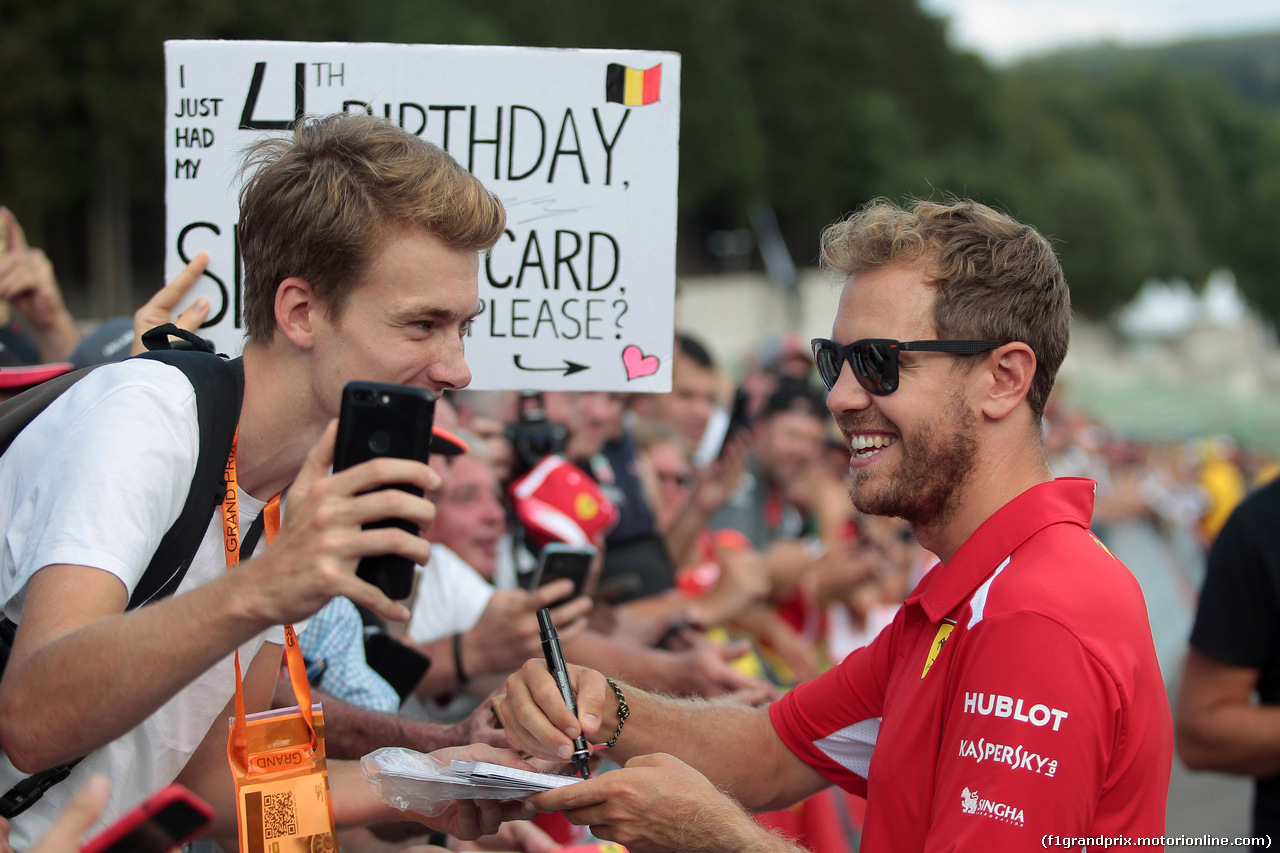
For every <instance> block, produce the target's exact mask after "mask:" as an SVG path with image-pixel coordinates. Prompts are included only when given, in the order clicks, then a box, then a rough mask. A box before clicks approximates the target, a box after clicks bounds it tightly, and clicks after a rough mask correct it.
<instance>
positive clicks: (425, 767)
mask: <svg viewBox="0 0 1280 853" xmlns="http://www.w3.org/2000/svg"><path fill="white" fill-rule="evenodd" d="M361 765H362V769H363V771H364V775H365V778H366V779H368V780H369V783H370V784H371V785H373V787H374V789H375V790H377V791H378V793H379V795H380V796H381V797H382V798H383V800H385V801H386V802H388V803H390V804H391V805H393V806H395V807H397V808H400V809H412V810H414V811H421V812H424V813H426V814H431V813H433V812H435V811H437V810H438V808H439V807H441V805H442V804H443V803H447V802H448V801H450V800H521V799H524V798H525V797H528V796H532V795H533V794H537V793H540V792H542V791H550V790H551V789H552V788H561V787H564V786H565V785H572V784H574V783H575V782H578V781H580V780H579V779H578V778H577V777H574V776H560V775H558V774H555V773H535V772H533V771H531V770H520V769H518V768H515V767H505V766H503V765H501V764H492V763H490V762H487V761H459V760H458V759H454V760H452V761H450V762H449V765H448V766H447V767H446V766H445V765H444V763H443V762H442V761H438V760H437V759H435V758H433V757H432V756H430V755H425V754H423V753H419V752H415V751H413V750H410V749H403V748H400V747H391V748H384V749H379V750H376V751H375V752H372V753H370V754H369V755H366V756H365V757H364V759H363V760H362V761H361Z"/></svg>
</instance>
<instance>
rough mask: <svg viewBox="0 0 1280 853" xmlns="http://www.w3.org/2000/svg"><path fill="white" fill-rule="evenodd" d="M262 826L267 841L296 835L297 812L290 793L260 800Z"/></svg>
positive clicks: (268, 795)
mask: <svg viewBox="0 0 1280 853" xmlns="http://www.w3.org/2000/svg"><path fill="white" fill-rule="evenodd" d="M262 826H263V829H265V830H266V837H267V838H268V839H271V838H286V837H288V836H292V835H297V834H298V810H297V807H296V806H295V805H294V802H293V792H292V791H286V792H284V793H281V794H267V795H266V796H265V797H263V798H262Z"/></svg>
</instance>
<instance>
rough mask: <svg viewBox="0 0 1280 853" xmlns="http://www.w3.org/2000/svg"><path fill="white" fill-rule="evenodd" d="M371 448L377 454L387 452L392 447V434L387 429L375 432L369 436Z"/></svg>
mask: <svg viewBox="0 0 1280 853" xmlns="http://www.w3.org/2000/svg"><path fill="white" fill-rule="evenodd" d="M369 449H370V450H371V451H373V453H374V455H376V456H381V455H382V454H384V453H386V452H387V451H388V450H390V449H391V435H390V434H389V433H388V432H387V431H386V430H385V429H380V430H378V431H377V432H375V433H373V434H372V435H370V436H369Z"/></svg>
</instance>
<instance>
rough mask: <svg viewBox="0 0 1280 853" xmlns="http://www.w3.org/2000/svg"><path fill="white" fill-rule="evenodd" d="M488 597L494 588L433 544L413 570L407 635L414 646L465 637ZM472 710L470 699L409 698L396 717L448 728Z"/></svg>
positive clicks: (457, 695) (447, 550)
mask: <svg viewBox="0 0 1280 853" xmlns="http://www.w3.org/2000/svg"><path fill="white" fill-rule="evenodd" d="M493 593H494V588H493V586H492V585H490V583H489V582H488V581H487V580H485V579H484V577H483V576H482V575H481V574H480V573H479V572H477V571H476V570H475V569H473V568H471V566H470V565H469V564H468V563H467V562H466V561H465V560H463V559H462V558H461V557H459V556H458V555H457V554H455V553H454V552H453V551H451V550H450V549H448V548H446V547H445V546H444V545H441V544H440V543H438V542H432V543H431V559H430V560H428V561H427V564H426V565H425V566H418V584H417V589H416V590H415V591H414V594H413V606H412V607H411V608H410V615H409V625H408V627H407V629H406V634H407V635H408V637H409V639H410V640H412V641H413V642H415V643H430V642H433V641H434V640H439V639H441V638H442V637H449V636H452V635H453V634H461V633H463V632H465V631H469V630H471V629H472V628H473V627H475V624H476V622H478V621H479V620H480V614H481V613H484V609H485V608H486V607H488V606H489V599H490V598H492V597H493ZM464 663H465V662H464ZM477 704H478V702H477V701H476V699H475V698H474V697H472V696H468V695H466V694H461V693H459V694H455V695H454V696H453V697H452V699H451V700H450V701H449V703H448V704H446V705H441V704H440V703H439V702H436V701H435V700H431V701H428V702H423V701H422V700H421V699H419V698H418V697H417V695H416V694H413V693H411V694H409V696H408V698H406V699H405V700H404V702H403V703H402V704H401V705H400V713H401V714H404V715H405V716H406V717H412V718H413V719H415V720H433V721H435V722H443V723H452V722H457V721H458V720H461V719H463V718H464V717H466V716H467V714H469V713H471V711H472V710H473V709H474V708H475V707H476V705H477Z"/></svg>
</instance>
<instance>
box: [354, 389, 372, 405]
mask: <svg viewBox="0 0 1280 853" xmlns="http://www.w3.org/2000/svg"><path fill="white" fill-rule="evenodd" d="M352 396H354V397H355V401H356V402H357V403H371V402H373V392H372V391H356V392H355V393H354V394H353V395H352Z"/></svg>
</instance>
